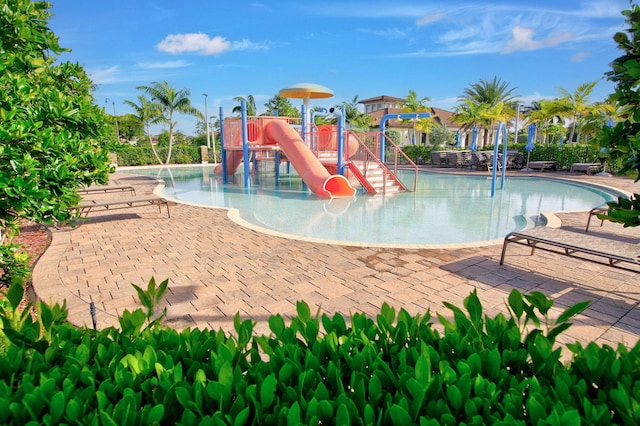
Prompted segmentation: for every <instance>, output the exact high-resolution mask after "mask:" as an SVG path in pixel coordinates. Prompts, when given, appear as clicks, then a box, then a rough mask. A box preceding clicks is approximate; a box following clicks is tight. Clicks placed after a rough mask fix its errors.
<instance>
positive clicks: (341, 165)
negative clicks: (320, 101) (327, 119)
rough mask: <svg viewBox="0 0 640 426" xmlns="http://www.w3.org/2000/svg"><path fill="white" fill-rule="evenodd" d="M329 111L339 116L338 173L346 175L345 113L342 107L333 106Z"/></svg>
mask: <svg viewBox="0 0 640 426" xmlns="http://www.w3.org/2000/svg"><path fill="white" fill-rule="evenodd" d="M329 112H331V113H333V114H335V115H337V116H338V174H339V175H343V176H344V128H345V127H346V126H345V121H344V113H343V112H342V109H341V107H338V106H337V107H333V108H331V109H330V110H329Z"/></svg>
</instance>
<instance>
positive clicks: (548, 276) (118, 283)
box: [33, 168, 640, 346]
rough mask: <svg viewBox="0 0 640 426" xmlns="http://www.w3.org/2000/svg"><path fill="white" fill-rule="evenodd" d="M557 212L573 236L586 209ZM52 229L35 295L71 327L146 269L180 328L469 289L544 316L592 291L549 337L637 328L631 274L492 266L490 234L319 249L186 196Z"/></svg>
mask: <svg viewBox="0 0 640 426" xmlns="http://www.w3.org/2000/svg"><path fill="white" fill-rule="evenodd" d="M433 171H436V172H440V173H443V172H444V173H450V172H452V170H445V169H439V168H438V169H433ZM457 172H460V170H457ZM468 173H476V172H468ZM478 173H483V172H478ZM511 173H514V174H518V175H527V174H530V175H533V176H541V177H561V178H568V179H576V180H578V181H580V182H586V183H593V184H601V185H605V186H610V187H614V188H619V189H621V190H624V191H627V192H639V191H638V188H640V186H639V185H640V184H635V185H634V184H633V180H631V179H624V178H620V177H603V176H595V175H594V176H585V175H581V174H569V173H567V172H547V171H545V172H538V171H536V172H531V173H522V172H510V174H511ZM484 174H487V172H484ZM112 181H113V183H115V184H121V185H122V184H127V185H133V186H135V188H136V192H137V194H138V195H143V194H148V193H151V192H153V191H154V190H157V184H158V182H157V181H155V180H153V179H150V178H146V177H139V176H132V175H126V174H123V173H116V174H114V175H113V176H112ZM109 196H110V197H113V196H114V195H113V194H111V195H109ZM122 196H123V197H126V195H122ZM557 216H558V218H559V219H560V220H561V224H562V227H563V228H566V229H570V230H574V231H577V232H584V225H585V224H586V221H587V213H586V212H573V213H562V214H559V215H557ZM598 225H599V222H595V223H593V224H592V227H591V229H590V234H593V235H600V236H604V237H607V238H614V239H620V240H623V241H631V242H635V243H638V242H640V229H638V228H635V229H634V228H627V229H625V228H623V227H622V226H621V225H618V224H613V223H609V222H605V223H604V225H603V226H602V227H600V226H598ZM51 233H52V242H51V245H50V247H49V248H48V249H47V251H46V252H45V253H44V255H43V256H42V257H41V258H40V259H39V261H38V263H37V264H36V267H35V270H34V273H33V286H34V291H35V293H36V295H37V296H38V297H39V298H41V299H42V300H44V301H45V302H49V303H55V302H58V303H62V301H63V300H65V299H66V302H67V307H68V308H69V320H70V321H71V322H72V323H74V324H77V325H87V326H89V327H91V326H92V325H91V324H92V319H91V315H90V310H89V303H90V302H94V303H95V306H96V319H97V324H98V327H99V328H102V327H106V326H112V325H117V315H118V314H120V313H122V312H123V311H124V310H125V309H127V310H134V309H136V308H138V307H140V306H141V305H140V304H139V302H138V300H137V296H136V292H135V290H134V288H133V287H132V286H131V283H134V284H136V285H138V286H141V287H143V288H146V285H147V282H148V281H149V279H150V278H151V277H155V279H156V280H157V281H162V280H164V279H167V278H168V279H169V289H168V291H167V294H166V297H165V300H164V302H163V303H162V306H163V307H166V308H167V324H168V325H171V326H173V327H175V328H178V329H180V328H184V327H199V328H213V329H216V330H217V329H219V328H221V329H223V330H225V331H227V332H231V331H232V330H233V317H234V315H235V314H236V313H237V312H239V313H240V315H241V317H242V318H243V319H249V318H251V319H252V320H254V321H256V322H257V326H256V327H255V329H256V331H257V332H259V333H268V325H267V320H268V318H269V316H271V315H273V314H282V315H283V316H284V317H285V318H289V317H291V316H292V315H295V312H296V302H297V301H300V300H304V301H306V302H307V303H308V304H309V305H310V307H311V310H312V312H315V311H316V310H317V309H318V308H320V309H321V311H322V312H324V313H327V314H330V315H332V314H333V313H335V312H340V313H342V314H344V315H345V316H348V315H349V314H350V313H355V312H364V313H366V314H367V315H369V316H371V317H375V315H376V314H378V313H379V311H380V307H381V306H382V304H383V303H385V302H386V303H387V304H389V305H391V306H393V307H395V308H396V309H397V310H398V309H400V308H404V309H405V310H407V311H408V312H409V313H411V314H425V312H426V311H427V310H429V309H430V310H431V313H432V320H433V322H434V323H437V318H436V317H435V313H436V312H438V313H440V314H443V316H445V317H447V318H451V317H452V316H451V315H450V312H449V311H448V309H447V308H445V307H444V306H443V302H450V303H452V304H454V305H456V306H459V307H462V305H463V300H464V298H465V297H467V296H468V295H469V293H470V292H472V291H473V290H477V292H478V297H479V298H480V301H481V302H482V304H483V307H484V309H485V313H487V314H489V315H495V314H497V313H498V312H506V308H505V304H506V299H507V296H508V294H509V292H510V291H511V290H512V289H513V288H516V289H519V290H521V291H533V290H537V291H541V292H543V293H544V294H546V295H548V296H550V297H552V298H553V300H554V301H555V306H554V308H553V309H552V313H551V316H552V317H553V316H554V315H557V314H558V313H559V312H561V310H563V309H565V308H566V307H568V306H571V305H573V304H575V303H577V302H580V301H584V300H590V301H592V305H591V306H590V307H589V308H588V309H587V310H586V311H585V312H584V313H583V314H581V315H580V316H578V317H577V318H576V319H575V320H574V321H573V323H574V325H573V326H572V327H571V328H570V329H569V330H568V331H566V332H565V333H563V334H562V335H561V336H560V338H559V339H558V341H559V342H560V343H567V342H573V341H576V340H578V341H580V342H583V343H588V342H591V341H595V342H597V343H600V344H605V343H606V344H609V345H617V344H618V343H624V344H625V345H627V346H630V345H634V344H635V343H636V342H637V341H638V338H639V337H640V308H639V307H638V304H639V303H640V287H639V285H638V283H639V282H640V280H639V278H640V275H639V274H637V273H633V272H627V271H621V270H616V269H613V268H610V267H607V266H602V265H596V264H593V263H590V262H585V261H581V260H576V259H570V258H566V257H564V256H559V255H556V254H550V253H545V252H542V251H537V252H536V254H535V255H534V256H529V250H527V249H526V248H523V247H513V248H510V250H509V252H508V254H507V258H506V261H505V265H503V266H500V265H499V260H500V251H501V248H502V245H501V244H495V243H491V244H488V245H486V246H483V247H460V248H451V249H404V248H380V247H357V246H341V245H329V244H322V243H315V242H308V241H300V240H291V239H286V238H282V237H279V236H274V235H269V234H267V233H262V232H257V231H255V230H253V229H248V228H245V227H243V226H240V225H238V224H236V223H234V222H233V221H232V220H230V219H229V218H228V217H227V211H226V210H222V209H215V208H206V207H197V206H192V205H186V204H175V205H172V206H171V218H170V219H169V218H167V215H166V212H163V213H160V212H158V210H157V208H154V207H152V206H145V207H140V208H132V209H127V210H119V211H115V212H109V211H107V212H96V213H92V214H91V216H90V219H89V220H88V221H87V222H86V223H83V224H82V225H81V226H79V227H77V228H75V229H71V228H65V229H60V230H55V229H52V230H51Z"/></svg>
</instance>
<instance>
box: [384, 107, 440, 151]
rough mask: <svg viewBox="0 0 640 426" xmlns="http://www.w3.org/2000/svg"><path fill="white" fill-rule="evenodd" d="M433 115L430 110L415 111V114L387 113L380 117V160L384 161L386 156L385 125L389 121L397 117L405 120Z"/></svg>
mask: <svg viewBox="0 0 640 426" xmlns="http://www.w3.org/2000/svg"><path fill="white" fill-rule="evenodd" d="M429 117H431V113H429V112H419V113H413V114H408V113H407V114H385V115H383V116H382V118H381V119H380V133H381V135H380V153H379V156H380V160H381V161H384V157H385V149H384V145H385V144H384V140H385V139H384V131H385V126H386V125H387V121H389V120H391V119H393V118H395V119H397V120H404V119H407V118H415V119H418V118H429Z"/></svg>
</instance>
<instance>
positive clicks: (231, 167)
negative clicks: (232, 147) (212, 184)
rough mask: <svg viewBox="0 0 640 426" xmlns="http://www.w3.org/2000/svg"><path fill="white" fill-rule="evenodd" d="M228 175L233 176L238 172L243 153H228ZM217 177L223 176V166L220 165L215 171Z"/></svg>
mask: <svg viewBox="0 0 640 426" xmlns="http://www.w3.org/2000/svg"><path fill="white" fill-rule="evenodd" d="M226 155H227V175H232V174H234V173H235V172H236V170H238V166H240V163H242V159H243V154H242V151H227V152H226ZM213 172H214V173H215V174H216V176H222V164H218V165H217V166H216V168H215V169H214V170H213Z"/></svg>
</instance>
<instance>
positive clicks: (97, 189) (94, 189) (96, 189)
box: [78, 185, 136, 196]
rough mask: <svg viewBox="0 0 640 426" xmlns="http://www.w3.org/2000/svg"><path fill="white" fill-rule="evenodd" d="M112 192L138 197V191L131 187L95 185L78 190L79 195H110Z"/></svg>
mask: <svg viewBox="0 0 640 426" xmlns="http://www.w3.org/2000/svg"><path fill="white" fill-rule="evenodd" d="M110 192H129V193H131V195H132V196H134V195H136V189H135V188H134V187H133V186H131V185H94V186H86V187H84V188H80V189H78V194H84V195H88V194H108V193H110Z"/></svg>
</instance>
